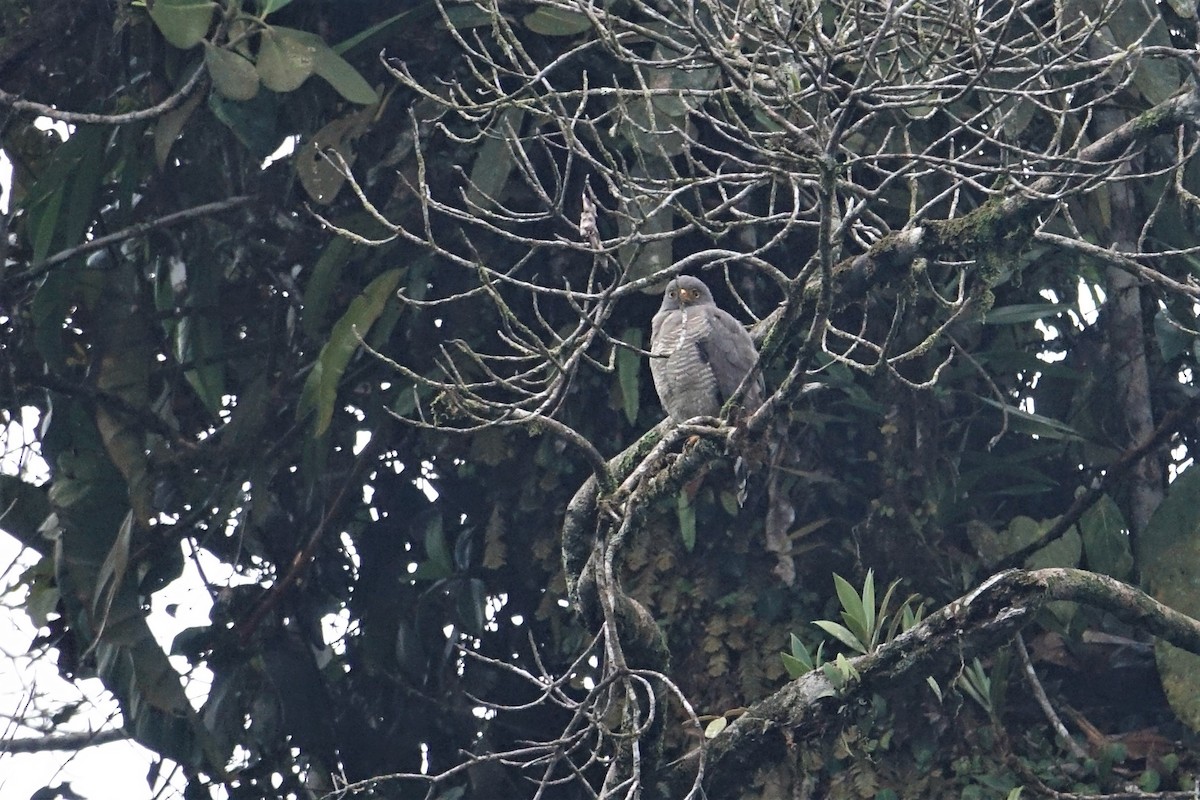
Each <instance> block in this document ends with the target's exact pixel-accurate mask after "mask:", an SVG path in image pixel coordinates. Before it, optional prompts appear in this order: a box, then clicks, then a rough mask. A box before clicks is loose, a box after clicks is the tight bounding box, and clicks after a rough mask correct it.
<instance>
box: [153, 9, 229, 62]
mask: <svg viewBox="0 0 1200 800" xmlns="http://www.w3.org/2000/svg"><path fill="white" fill-rule="evenodd" d="M216 10H217V6H216V3H213V2H211V0H154V3H153V5H151V6H150V19H152V20H154V24H155V25H157V26H158V29H159V30H160V31H161V32H162V35H163V38H165V39H166V40H167V41H168V42H170V43H171V44H173V45H175V46H176V47H178V48H181V49H183V50H187V49H188V48H191V47H195V46H196V45H198V44H199V43H200V41H201V40H202V39H204V37H205V36H206V35H207V34H208V29H209V28H210V27H211V26H212V19H213V13H214V12H215V11H216Z"/></svg>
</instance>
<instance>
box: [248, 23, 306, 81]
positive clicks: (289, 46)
mask: <svg viewBox="0 0 1200 800" xmlns="http://www.w3.org/2000/svg"><path fill="white" fill-rule="evenodd" d="M295 33H296V32H295V31H293V30H291V29H290V28H267V29H266V30H265V31H263V33H262V38H261V39H260V42H259V46H258V60H257V62H255V65H254V66H255V69H256V70H258V77H259V78H260V79H261V80H262V84H263V86H266V87H267V88H268V89H270V90H271V91H273V92H292V91H295V90H296V89H299V88H300V86H301V85H302V84H303V83H304V82H305V81H306V80H308V78H309V76H311V75H312V74H313V71H314V70H315V69H316V56H317V48H316V46H314V45H313V43H312V39H313V37H308V36H306V37H300V36H296V35H295ZM318 41H319V40H318Z"/></svg>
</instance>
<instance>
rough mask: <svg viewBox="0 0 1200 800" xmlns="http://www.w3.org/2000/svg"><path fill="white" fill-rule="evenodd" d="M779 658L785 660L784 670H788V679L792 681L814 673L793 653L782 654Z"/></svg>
mask: <svg viewBox="0 0 1200 800" xmlns="http://www.w3.org/2000/svg"><path fill="white" fill-rule="evenodd" d="M779 657H780V658H781V659H783V668H784V669H786V670H787V674H788V677H789V678H791V679H792V680H795V679H796V678H799V677H801V676H804V675H807V674H808V673H809V672H812V668H811V667H809V666H807V665H806V664H805V663H804V662H803V661H801V660H800V659H798V658H796V657H795V656H793V655H792V654H791V653H780V654H779Z"/></svg>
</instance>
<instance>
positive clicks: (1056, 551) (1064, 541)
mask: <svg viewBox="0 0 1200 800" xmlns="http://www.w3.org/2000/svg"><path fill="white" fill-rule="evenodd" d="M1082 557H1083V540H1082V539H1080V538H1079V531H1077V530H1076V529H1075V528H1072V529H1071V530H1069V531H1067V532H1066V533H1065V534H1063V535H1062V536H1060V537H1059V538H1057V539H1055V540H1054V541H1052V542H1050V543H1049V544H1047V545H1046V546H1045V547H1043V548H1041V549H1040V550H1037V551H1035V552H1034V553H1032V554H1030V556H1029V558H1027V559H1025V568H1026V569H1045V568H1048V567H1077V566H1079V559H1080V558H1082Z"/></svg>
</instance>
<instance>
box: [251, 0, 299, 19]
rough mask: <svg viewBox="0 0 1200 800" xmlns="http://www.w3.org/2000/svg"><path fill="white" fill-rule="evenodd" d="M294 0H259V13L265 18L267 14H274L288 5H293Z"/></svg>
mask: <svg viewBox="0 0 1200 800" xmlns="http://www.w3.org/2000/svg"><path fill="white" fill-rule="evenodd" d="M291 2H292V0H258V13H259V14H260V15H262V17H263V18H264V19H265V18H266V17H267V15H269V14H273V13H275V12H276V11H278V10H279V9H281V8H283V7H284V6H286V5H291Z"/></svg>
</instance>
